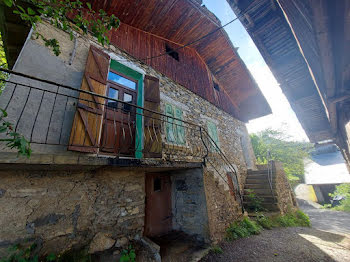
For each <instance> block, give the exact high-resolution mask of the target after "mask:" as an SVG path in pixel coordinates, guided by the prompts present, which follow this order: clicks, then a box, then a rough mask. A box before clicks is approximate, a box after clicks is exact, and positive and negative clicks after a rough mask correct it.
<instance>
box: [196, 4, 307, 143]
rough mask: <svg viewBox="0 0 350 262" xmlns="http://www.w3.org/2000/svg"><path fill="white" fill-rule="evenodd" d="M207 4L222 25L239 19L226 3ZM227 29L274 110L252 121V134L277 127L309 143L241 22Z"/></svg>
mask: <svg viewBox="0 0 350 262" xmlns="http://www.w3.org/2000/svg"><path fill="white" fill-rule="evenodd" d="M203 4H204V5H205V6H206V7H207V8H208V9H209V10H210V11H211V12H213V13H214V14H215V15H216V16H217V17H218V18H219V19H220V20H221V23H222V24H225V23H227V22H229V21H231V20H232V19H234V18H235V17H236V16H235V14H234V13H233V11H232V9H231V8H230V6H229V4H228V3H227V2H226V0H203ZM225 30H226V32H227V33H228V35H229V37H230V39H231V41H232V43H233V45H234V46H235V47H238V48H239V49H238V53H239V55H240V56H241V58H242V60H243V61H244V62H245V64H246V65H247V67H248V69H249V70H250V72H251V73H252V75H253V76H254V78H255V80H256V82H257V83H258V85H259V87H260V89H261V91H262V92H263V94H264V96H265V98H266V99H267V101H268V103H269V104H270V106H271V109H272V114H271V115H268V116H265V117H261V118H258V119H256V120H252V121H250V122H249V123H248V124H247V127H248V131H249V133H255V132H259V131H261V130H263V129H266V128H274V129H279V130H282V131H284V132H285V133H286V134H288V135H289V136H291V138H292V139H293V140H298V141H308V138H307V136H306V134H305V132H304V130H303V129H302V127H301V125H300V123H299V121H298V119H297V118H296V116H295V114H294V111H293V110H292V108H291V107H290V105H289V103H288V100H287V99H286V97H285V96H284V94H283V93H282V90H281V88H280V87H279V85H278V83H277V81H276V80H275V78H274V76H273V75H272V73H271V71H270V70H269V68H268V66H267V65H266V64H265V62H264V59H263V58H262V56H261V55H260V53H259V51H258V49H257V48H256V46H255V44H254V42H253V41H252V39H251V38H250V36H249V34H248V33H247V31H246V30H245V28H244V27H243V25H242V24H241V22H240V21H239V20H237V21H235V22H233V23H232V24H230V25H228V26H226V27H225Z"/></svg>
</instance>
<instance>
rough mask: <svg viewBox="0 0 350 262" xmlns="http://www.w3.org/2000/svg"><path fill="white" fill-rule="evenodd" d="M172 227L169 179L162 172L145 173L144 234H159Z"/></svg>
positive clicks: (151, 235)
mask: <svg viewBox="0 0 350 262" xmlns="http://www.w3.org/2000/svg"><path fill="white" fill-rule="evenodd" d="M171 229H172V208H171V180H170V176H168V175H163V174H147V175H146V221H145V235H146V236H149V237H155V236H161V235H164V234H166V233H168V232H169V231H171Z"/></svg>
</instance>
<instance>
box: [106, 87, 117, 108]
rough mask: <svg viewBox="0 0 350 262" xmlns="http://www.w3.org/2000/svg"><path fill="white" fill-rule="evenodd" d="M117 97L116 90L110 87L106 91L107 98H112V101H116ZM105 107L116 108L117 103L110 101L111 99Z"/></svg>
mask: <svg viewBox="0 0 350 262" xmlns="http://www.w3.org/2000/svg"><path fill="white" fill-rule="evenodd" d="M118 95H119V91H118V90H117V89H114V88H111V87H110V88H109V90H108V97H109V98H113V99H116V100H118ZM107 106H108V107H110V108H117V107H118V102H117V101H114V100H111V99H108V102H107Z"/></svg>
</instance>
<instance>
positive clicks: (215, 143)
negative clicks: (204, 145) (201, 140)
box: [207, 121, 220, 151]
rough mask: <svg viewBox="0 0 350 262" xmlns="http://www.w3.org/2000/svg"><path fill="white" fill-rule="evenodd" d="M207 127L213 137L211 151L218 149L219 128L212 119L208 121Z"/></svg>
mask: <svg viewBox="0 0 350 262" xmlns="http://www.w3.org/2000/svg"><path fill="white" fill-rule="evenodd" d="M207 127H208V134H209V136H210V138H211V139H210V145H211V146H210V148H211V151H217V150H218V148H220V141H219V136H218V129H217V127H216V125H215V124H214V123H213V122H210V121H209V122H208V123H207Z"/></svg>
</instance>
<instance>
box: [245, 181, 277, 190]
mask: <svg viewBox="0 0 350 262" xmlns="http://www.w3.org/2000/svg"><path fill="white" fill-rule="evenodd" d="M266 188H270V184H269V183H264V184H262V183H249V184H245V185H244V189H253V190H254V189H266ZM272 188H273V189H275V188H276V185H275V184H272Z"/></svg>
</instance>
